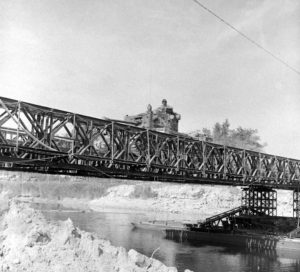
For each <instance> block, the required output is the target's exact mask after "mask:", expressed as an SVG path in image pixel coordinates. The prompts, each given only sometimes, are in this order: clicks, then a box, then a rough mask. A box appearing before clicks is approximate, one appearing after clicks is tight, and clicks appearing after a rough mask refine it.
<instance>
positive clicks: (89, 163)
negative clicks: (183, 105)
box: [0, 97, 300, 216]
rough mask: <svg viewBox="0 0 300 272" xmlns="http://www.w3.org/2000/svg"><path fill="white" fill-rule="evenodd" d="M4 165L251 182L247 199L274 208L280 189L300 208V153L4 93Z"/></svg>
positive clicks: (0, 146)
mask: <svg viewBox="0 0 300 272" xmlns="http://www.w3.org/2000/svg"><path fill="white" fill-rule="evenodd" d="M0 167H1V169H9V170H20V171H35V172H43V173H58V174H69V175H83V176H98V177H114V178H123V179H139V180H156V181H172V182H182V183H184V182H186V183H187V182H188V183H196V184H218V185H231V186H245V188H244V189H243V200H244V204H245V205H248V206H249V205H250V206H251V207H254V208H258V209H259V210H260V211H263V212H265V213H266V214H269V215H275V214H276V201H277V196H276V190H274V189H286V190H292V191H293V196H294V199H293V202H294V208H293V210H294V216H299V211H300V191H299V188H300V160H296V159H291V158H285V157H281V156H275V155H270V154H266V153H260V152H255V151H251V150H246V149H240V148H235V147H230V146H224V145H219V144H215V143H212V142H209V141H201V140H199V139H195V138H193V137H190V136H188V135H184V134H180V133H162V132H159V131H156V130H151V129H145V128H140V127H137V126H134V125H132V124H131V123H130V122H126V121H124V122H122V121H114V120H109V119H108V120H107V119H99V118H94V117H89V116H85V115H81V114H77V113H71V112H67V111H63V110H58V109H52V108H48V107H44V106H40V105H34V104H31V103H26V102H21V101H16V100H13V99H9V98H4V97H0Z"/></svg>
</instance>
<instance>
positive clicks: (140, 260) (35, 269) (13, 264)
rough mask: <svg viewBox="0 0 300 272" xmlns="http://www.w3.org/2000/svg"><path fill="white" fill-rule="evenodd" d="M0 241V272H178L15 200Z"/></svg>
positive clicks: (2, 226)
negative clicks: (48, 218) (49, 218)
mask: <svg viewBox="0 0 300 272" xmlns="http://www.w3.org/2000/svg"><path fill="white" fill-rule="evenodd" d="M0 241H1V244H0V271H3V272H6V271H7V272H8V271H31V272H46V271H47V272H48V271H49V272H52V271H53V272H57V271H76V272H81V271H82V272H83V271H84V272H94V271H105V272H106V271H107V272H117V271H118V272H125V271H126V272H144V271H148V272H155V271H161V272H176V271H177V269H176V268H174V267H167V266H165V265H164V264H163V263H161V262H160V261H158V260H155V259H153V258H148V257H146V256H144V255H142V254H140V253H138V252H137V251H135V250H133V249H131V250H129V251H128V252H127V251H126V250H125V249H124V248H122V247H115V246H113V245H111V244H110V242H109V241H107V240H104V239H99V238H97V237H96V236H95V234H91V233H88V232H85V231H82V230H80V229H78V228H76V227H74V225H73V223H72V221H71V220H70V219H68V220H66V221H58V222H48V221H46V219H45V218H44V217H43V215H42V213H41V212H39V211H36V210H34V209H33V208H31V207H29V205H28V204H25V203H20V202H19V201H15V200H13V201H11V202H10V204H9V208H8V210H7V211H6V212H4V213H3V214H2V216H1V218H0ZM188 271H189V270H186V272H188Z"/></svg>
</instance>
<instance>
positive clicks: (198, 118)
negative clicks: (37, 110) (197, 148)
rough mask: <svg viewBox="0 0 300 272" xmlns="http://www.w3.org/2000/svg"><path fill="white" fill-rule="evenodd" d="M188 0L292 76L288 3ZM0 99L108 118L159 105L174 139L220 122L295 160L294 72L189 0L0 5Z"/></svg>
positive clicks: (299, 93)
mask: <svg viewBox="0 0 300 272" xmlns="http://www.w3.org/2000/svg"><path fill="white" fill-rule="evenodd" d="M199 1H200V2H201V3H202V4H204V5H205V6H207V7H208V8H210V9H211V10H213V11H214V12H215V13H217V14H218V15H219V16H221V17H222V18H223V19H224V20H226V21H228V22H230V23H231V24H232V25H233V26H234V27H235V28H237V29H238V30H240V31H241V32H243V33H244V34H246V35H247V36H249V37H250V38H251V39H253V40H255V41H256V42H257V43H259V44H260V45H262V46H263V47H265V48H266V49H267V50H269V51H271V52H272V53H273V54H275V55H276V56H278V57H279V58H281V59H282V60H284V61H285V62H287V63H288V64H289V65H290V66H292V67H294V68H295V69H297V70H298V71H300V50H299V48H300V1H298V0H244V1H240V0H230V1H228V0H199ZM0 96H4V97H9V98H13V99H17V100H21V101H26V102H31V103H35V104H40V105H44V106H48V107H52V108H58V109H63V110H66V111H70V112H75V113H80V114H85V115H89V116H94V117H99V118H102V117H104V116H106V117H110V118H116V119H123V117H124V116H125V115H126V114H129V115H131V114H137V113H141V112H144V111H146V108H147V105H148V104H149V103H150V104H151V105H152V106H153V108H156V107H158V106H159V105H160V104H161V100H162V99H163V98H166V99H167V100H168V104H170V105H172V106H173V108H174V111H176V112H178V113H180V114H181V116H182V120H181V121H180V124H179V129H180V131H181V132H189V131H193V130H196V129H201V128H203V127H208V128H211V127H212V126H213V125H214V124H215V123H216V122H223V121H224V120H225V119H226V118H227V119H228V120H229V122H230V124H231V128H236V127H238V126H242V127H244V128H254V129H257V130H258V134H259V135H260V137H261V140H262V142H266V143H267V146H266V148H265V151H266V152H267V153H271V154H275V155H281V156H286V157H291V158H296V159H300V143H299V139H300V75H299V74H297V73H295V72H293V71H291V70H290V69H288V68H287V67H286V66H284V65H283V64H281V63H279V62H278V61H276V60H275V59H274V58H272V57H271V56H270V55H268V54H266V53H265V52H264V51H262V50H261V49H259V48H257V47H255V46H254V45H253V44H251V43H250V42H249V41H247V40H246V39H245V38H243V37H241V36H240V35H238V33H236V32H235V31H233V30H232V29H231V28H229V27H228V26H226V25H225V24H224V23H222V22H220V21H219V20H218V19H217V18H215V17H214V16H212V15H211V14H209V13H208V12H207V11H205V10H203V9H202V8H201V7H200V6H199V5H196V4H195V2H194V1H192V0H147V1H146V0H144V1H142V0H126V1H124V0H38V1H37V0H0Z"/></svg>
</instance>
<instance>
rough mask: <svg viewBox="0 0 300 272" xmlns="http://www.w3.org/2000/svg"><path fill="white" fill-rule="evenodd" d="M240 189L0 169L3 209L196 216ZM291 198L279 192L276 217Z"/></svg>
mask: <svg viewBox="0 0 300 272" xmlns="http://www.w3.org/2000/svg"><path fill="white" fill-rule="evenodd" d="M241 190H242V188H241V187H233V186H217V185H194V184H178V183H166V182H147V181H132V180H121V179H105V178H103V179H99V178H91V177H78V176H64V175H46V174H38V173H24V172H23V173H22V172H9V171H1V172H0V195H1V196H2V197H0V204H1V201H2V202H3V203H2V205H0V206H2V207H3V206H5V201H6V202H7V199H9V198H11V197H19V198H21V199H23V200H24V198H25V199H26V201H30V202H34V203H40V204H42V205H50V206H51V205H52V206H53V207H55V209H56V208H57V207H58V208H59V207H60V206H63V207H64V208H70V209H76V210H85V211H100V212H102V211H126V212H131V213H139V212H142V213H147V214H148V215H149V219H170V220H187V221H197V220H201V219H204V218H205V217H208V216H211V215H214V214H217V213H220V212H223V211H226V210H229V209H232V208H235V207H237V206H240V205H241ZM1 199H2V200H1ZM5 199H6V200H5ZM292 200H293V197H292V192H290V191H283V190H278V199H277V203H278V210H277V214H278V215H279V216H292Z"/></svg>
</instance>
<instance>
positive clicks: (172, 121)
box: [124, 99, 181, 133]
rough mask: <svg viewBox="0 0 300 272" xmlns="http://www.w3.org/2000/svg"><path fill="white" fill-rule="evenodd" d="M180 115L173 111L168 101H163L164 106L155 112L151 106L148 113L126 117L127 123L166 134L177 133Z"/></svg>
mask: <svg viewBox="0 0 300 272" xmlns="http://www.w3.org/2000/svg"><path fill="white" fill-rule="evenodd" d="M180 119H181V116H180V114H178V113H176V112H174V111H173V107H171V106H170V105H168V103H167V100H166V99H163V100H162V105H161V106H159V107H158V108H157V109H155V110H154V111H153V110H152V106H151V105H150V104H149V105H148V107H147V111H146V112H144V113H140V114H136V115H132V116H129V115H126V116H125V118H124V120H125V121H126V122H131V123H134V124H135V125H136V126H138V127H141V128H148V129H152V130H156V131H160V132H165V133H177V132H178V123H179V120H180Z"/></svg>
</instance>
